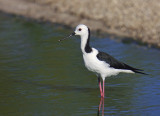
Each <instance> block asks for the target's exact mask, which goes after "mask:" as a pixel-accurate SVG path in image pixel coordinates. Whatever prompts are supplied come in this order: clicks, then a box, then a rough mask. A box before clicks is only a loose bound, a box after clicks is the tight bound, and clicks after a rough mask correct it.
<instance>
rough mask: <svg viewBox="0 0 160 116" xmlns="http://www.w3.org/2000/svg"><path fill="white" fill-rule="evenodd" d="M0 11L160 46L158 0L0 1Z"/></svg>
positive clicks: (159, 7)
mask: <svg viewBox="0 0 160 116" xmlns="http://www.w3.org/2000/svg"><path fill="white" fill-rule="evenodd" d="M0 10H1V11H3V12H7V13H13V14H17V15H22V16H26V17H30V18H34V19H41V20H45V21H51V22H54V23H62V24H66V25H69V26H72V27H75V26H76V25H77V24H79V23H84V24H86V25H88V26H89V27H90V28H91V29H92V30H95V31H102V32H107V33H110V34H115V35H118V36H124V37H130V38H133V39H135V40H139V41H141V42H143V43H147V44H148V45H153V46H157V47H159V48H160V34H159V33H160V12H159V11H160V2H159V0H152V1H151V0H92V2H91V0H72V1H70V0H0Z"/></svg>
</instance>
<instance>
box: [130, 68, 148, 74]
mask: <svg viewBox="0 0 160 116" xmlns="http://www.w3.org/2000/svg"><path fill="white" fill-rule="evenodd" d="M132 71H133V72H135V73H139V74H143V75H149V74H147V73H144V72H143V71H144V70H141V69H137V68H134V70H132Z"/></svg>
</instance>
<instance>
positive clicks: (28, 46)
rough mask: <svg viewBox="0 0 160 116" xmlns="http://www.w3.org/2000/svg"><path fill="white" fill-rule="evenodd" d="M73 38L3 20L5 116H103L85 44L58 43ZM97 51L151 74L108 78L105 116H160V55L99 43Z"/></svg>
mask: <svg viewBox="0 0 160 116" xmlns="http://www.w3.org/2000/svg"><path fill="white" fill-rule="evenodd" d="M71 32H72V30H71V29H66V28H62V27H61V26H58V25H53V24H50V23H38V22H35V21H28V20H26V19H24V18H19V17H15V16H7V15H4V14H0V109H1V110H0V115H1V116H96V115H97V112H98V107H99V103H100V99H101V98H100V93H99V89H98V82H97V77H96V76H95V75H94V74H93V73H91V72H89V71H87V69H86V68H85V67H84V64H83V60H82V55H81V51H80V48H79V46H80V39H79V38H78V37H75V38H73V39H70V40H66V41H63V42H61V43H59V42H58V41H57V40H58V39H61V38H63V37H65V36H66V35H68V34H70V33H71ZM77 38H78V39H77ZM91 45H92V46H94V47H96V48H98V49H99V50H101V51H104V52H108V53H109V54H111V55H112V56H114V57H116V58H117V59H119V60H122V61H124V62H126V63H128V64H130V65H131V66H134V67H137V68H141V69H144V70H145V72H148V73H149V74H150V75H149V76H146V75H140V74H135V75H132V74H120V75H119V76H117V77H110V78H107V79H106V97H105V99H104V115H112V116H117V115H122V116H159V115H160V110H159V109H160V92H159V90H160V77H159V75H160V51H159V50H157V49H153V48H150V49H149V48H146V47H142V46H138V45H135V44H123V43H120V42H116V41H115V40H110V39H108V38H104V39H98V37H92V42H91ZM99 115H102V111H101V112H100V113H99Z"/></svg>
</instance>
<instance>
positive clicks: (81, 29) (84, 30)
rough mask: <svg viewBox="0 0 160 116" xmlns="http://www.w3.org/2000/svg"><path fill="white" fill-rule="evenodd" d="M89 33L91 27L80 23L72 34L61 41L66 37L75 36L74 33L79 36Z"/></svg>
mask: <svg viewBox="0 0 160 116" xmlns="http://www.w3.org/2000/svg"><path fill="white" fill-rule="evenodd" d="M88 33H89V28H88V27H87V26H86V25H84V24H79V25H78V26H77V27H76V29H75V31H74V32H73V33H72V34H70V35H69V36H68V37H65V38H63V39H61V40H59V41H62V40H64V39H67V38H69V37H71V36H74V35H79V36H84V35H88Z"/></svg>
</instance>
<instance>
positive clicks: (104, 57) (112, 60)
mask: <svg viewBox="0 0 160 116" xmlns="http://www.w3.org/2000/svg"><path fill="white" fill-rule="evenodd" d="M97 58H98V59H99V60H101V61H105V62H106V63H108V64H109V65H110V67H112V68H115V69H125V70H131V71H133V72H135V73H140V74H145V73H143V72H141V71H143V70H141V69H137V68H133V67H131V66H129V65H127V64H125V63H123V62H120V61H118V60H116V59H115V58H113V57H112V56H110V55H109V54H107V53H104V52H99V53H98V54H97Z"/></svg>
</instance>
